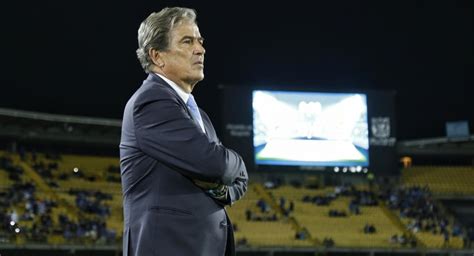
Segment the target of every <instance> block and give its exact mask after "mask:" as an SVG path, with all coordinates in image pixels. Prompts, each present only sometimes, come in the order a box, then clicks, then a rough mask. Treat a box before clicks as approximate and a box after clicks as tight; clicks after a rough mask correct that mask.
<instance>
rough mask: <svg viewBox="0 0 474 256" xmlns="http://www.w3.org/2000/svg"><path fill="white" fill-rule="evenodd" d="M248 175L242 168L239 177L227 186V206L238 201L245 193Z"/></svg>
mask: <svg viewBox="0 0 474 256" xmlns="http://www.w3.org/2000/svg"><path fill="white" fill-rule="evenodd" d="M248 180H249V177H248V174H247V170H246V169H245V166H244V168H243V169H242V170H241V172H240V174H239V176H238V177H237V178H236V179H235V181H234V183H233V184H232V185H230V186H228V188H229V190H228V193H229V194H228V197H229V198H228V204H229V205H232V204H234V203H235V202H236V201H238V200H239V199H241V198H242V197H243V196H244V194H245V192H247V185H248Z"/></svg>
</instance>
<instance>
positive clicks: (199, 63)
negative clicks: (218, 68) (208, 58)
mask: <svg viewBox="0 0 474 256" xmlns="http://www.w3.org/2000/svg"><path fill="white" fill-rule="evenodd" d="M194 65H201V66H204V61H202V60H198V61H196V62H194Z"/></svg>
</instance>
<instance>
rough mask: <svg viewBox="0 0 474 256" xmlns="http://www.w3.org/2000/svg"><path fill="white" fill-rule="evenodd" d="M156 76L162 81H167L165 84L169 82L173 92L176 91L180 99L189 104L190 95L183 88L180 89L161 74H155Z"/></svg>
mask: <svg viewBox="0 0 474 256" xmlns="http://www.w3.org/2000/svg"><path fill="white" fill-rule="evenodd" d="M155 74H156V75H157V76H159V77H161V79H163V80H165V82H167V83H168V84H169V85H170V86H171V88H173V90H175V91H176V93H177V94H178V95H179V97H180V98H181V99H182V100H183V101H184V104H187V103H188V99H189V95H190V93H187V92H185V91H183V89H181V87H179V86H178V85H177V84H176V83H175V82H173V81H171V80H169V79H168V78H166V77H165V76H163V75H161V74H158V73H155Z"/></svg>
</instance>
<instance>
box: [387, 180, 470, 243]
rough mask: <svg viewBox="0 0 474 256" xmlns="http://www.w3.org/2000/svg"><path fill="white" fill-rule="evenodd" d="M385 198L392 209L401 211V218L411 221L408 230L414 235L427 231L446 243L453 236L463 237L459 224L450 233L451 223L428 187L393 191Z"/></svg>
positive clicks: (388, 192)
mask: <svg viewBox="0 0 474 256" xmlns="http://www.w3.org/2000/svg"><path fill="white" fill-rule="evenodd" d="M383 196H384V198H385V199H386V200H387V203H388V206H389V207H390V208H391V209H393V210H397V211H399V214H400V217H401V218H409V219H410V222H409V224H408V229H410V230H411V231H412V232H414V233H417V232H420V231H425V232H431V233H433V234H440V235H442V236H443V238H444V241H445V243H448V242H449V239H450V237H451V236H460V235H462V231H461V227H460V226H459V224H454V225H453V226H452V232H451V233H450V232H449V228H448V226H449V225H450V223H449V221H448V219H447V218H446V216H445V215H444V214H442V213H441V211H440V209H439V208H438V206H437V205H436V204H435V202H434V199H433V198H432V195H431V192H430V191H429V189H428V188H427V187H424V188H421V187H417V186H415V187H410V188H399V189H393V190H389V191H386V192H385V194H383Z"/></svg>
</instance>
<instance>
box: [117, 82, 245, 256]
mask: <svg viewBox="0 0 474 256" xmlns="http://www.w3.org/2000/svg"><path fill="white" fill-rule="evenodd" d="M201 115H202V119H203V122H204V126H205V130H206V133H203V132H202V130H201V128H200V127H199V126H198V125H197V124H196V122H194V120H193V119H192V116H191V114H190V112H189V110H188V108H187V106H186V104H185V103H184V102H183V100H182V99H181V98H180V97H179V96H178V94H177V93H176V91H174V90H173V89H172V88H171V86H169V85H168V84H167V83H166V82H165V81H163V79H161V78H160V77H159V76H157V75H155V74H150V75H149V76H148V78H147V79H146V80H145V81H144V82H143V84H142V86H141V87H140V88H139V89H138V90H137V91H136V92H135V93H134V94H133V96H132V97H131V98H130V100H129V101H128V103H127V105H126V107H125V111H124V116H123V124H122V136H121V142H120V167H121V175H122V190H123V207H124V239H123V255H124V256H148V255H166V256H169V255H177V256H178V255H186V256H188V255H202V256H222V255H233V254H235V249H234V238H233V229H232V225H231V223H230V221H229V219H228V217H227V214H226V212H225V208H224V206H225V205H226V204H232V203H233V202H235V201H237V200H239V199H240V198H241V197H242V196H243V195H244V193H245V191H246V189H247V180H248V176H247V171H246V169H245V165H244V162H243V161H242V158H241V157H240V156H239V155H238V154H237V153H236V152H234V151H232V150H230V149H227V148H225V147H224V146H223V145H222V144H221V143H220V141H219V139H218V138H217V136H216V132H215V130H214V128H213V126H212V123H211V121H210V120H209V117H208V116H207V115H206V113H204V111H202V110H201ZM193 179H198V180H202V181H208V182H213V183H219V184H225V185H227V186H228V188H229V190H228V197H227V200H226V201H219V200H216V199H214V198H212V197H211V196H209V194H207V193H206V192H205V191H204V190H203V189H201V188H200V187H198V186H197V185H195V184H194V183H193V181H192V180H193Z"/></svg>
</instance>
